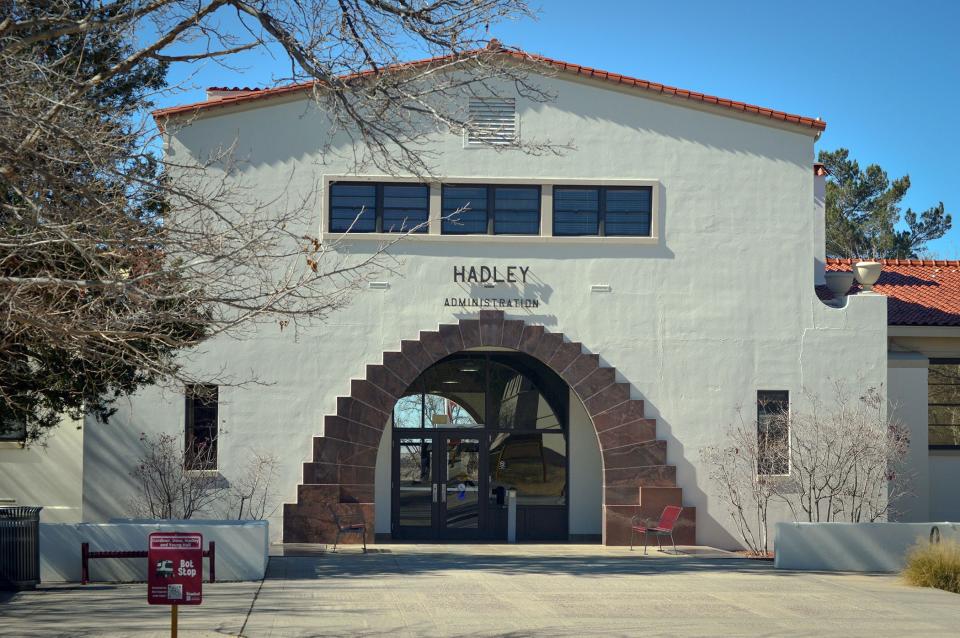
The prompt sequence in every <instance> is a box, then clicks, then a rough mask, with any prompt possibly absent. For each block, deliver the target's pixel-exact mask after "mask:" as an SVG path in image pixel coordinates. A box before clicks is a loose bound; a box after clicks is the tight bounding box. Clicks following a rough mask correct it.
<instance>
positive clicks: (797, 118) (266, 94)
mask: <svg viewBox="0 0 960 638" xmlns="http://www.w3.org/2000/svg"><path fill="white" fill-rule="evenodd" d="M491 45H492V47H491V48H488V50H492V51H493V52H494V53H496V54H499V55H505V56H508V57H510V58H514V59H516V60H520V61H526V62H536V63H540V64H544V65H546V66H549V67H552V68H554V69H558V70H560V71H564V72H568V73H574V74H577V75H581V76H586V77H590V78H597V79H601V80H604V81H607V82H612V83H614V84H621V85H624V86H630V87H635V88H639V89H643V90H646V91H651V92H653V93H657V94H659V95H665V96H669V97H675V98H680V99H684V100H690V101H694V102H701V103H704V104H710V105H714V106H719V107H722V108H727V109H731V110H734V111H740V112H742V113H747V114H749V115H755V116H758V117H764V118H768V119H771V120H778V121H781V122H786V123H789V124H795V125H797V126H800V127H803V128H807V129H813V130H815V131H823V130H825V129H826V128H827V123H826V122H824V121H823V120H821V119H819V118H811V117H804V116H802V115H794V114H792V113H786V112H784V111H777V110H774V109H769V108H765V107H762V106H756V105H754V104H747V103H746V102H738V101H736V100H729V99H727V98H722V97H717V96H715V95H707V94H706V93H697V92H696V91H688V90H687V89H681V88H677V87H675V86H668V85H666V84H658V83H656V82H649V81H647V80H641V79H638V78H633V77H629V76H627V75H620V74H618V73H611V72H609V71H602V70H600V69H593V68H590V67H587V66H580V65H579V64H571V63H569V62H563V61H562V60H555V59H553V58H547V57H544V56H542V55H536V54H533V53H526V52H524V51H520V50H517V49H507V48H497V47H498V44H496V43H495V41H492V42H491ZM476 53H477V51H472V52H467V53H465V54H464V55H468V56H469V55H474V54H476ZM455 57H456V56H455V55H445V56H439V57H433V58H426V59H424V60H416V61H413V62H406V63H403V64H395V65H393V66H388V67H384V68H383V69H381V72H383V71H398V70H403V69H409V68H416V67H421V66H429V65H431V64H437V63H444V62H449V61H451V60H453V59H454V58H455ZM372 73H373V71H364V72H362V73H357V74H353V75H347V76H343V77H342V79H343V80H351V79H355V78H357V77H363V76H367V75H371V74H372ZM313 86H314V83H313V82H303V83H299V84H290V85H288V86H280V87H277V88H273V89H258V90H253V91H251V92H250V93H244V94H242V95H236V96H230V97H225V98H222V99H219V100H216V101H209V102H197V103H194V104H184V105H182V106H172V107H169V108H165V109H158V110H156V111H154V112H153V117H154V118H155V119H159V118H163V117H169V116H172V115H180V114H184V113H195V112H197V111H201V110H206V109H212V108H221V107H224V106H229V105H231V104H237V103H239V102H251V101H253V100H261V99H264V98H270V97H276V96H279V95H287V94H290V93H296V92H300V91H308V90H310V89H311V88H313ZM221 90H222V89H221ZM231 90H232V89H231Z"/></svg>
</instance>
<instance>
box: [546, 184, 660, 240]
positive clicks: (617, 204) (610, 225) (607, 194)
mask: <svg viewBox="0 0 960 638" xmlns="http://www.w3.org/2000/svg"><path fill="white" fill-rule="evenodd" d="M652 223H653V188H652V187H650V186H600V187H585V186H555V187H554V189H553V234H554V235H559V236H581V235H598V236H606V237H650V235H651V232H652Z"/></svg>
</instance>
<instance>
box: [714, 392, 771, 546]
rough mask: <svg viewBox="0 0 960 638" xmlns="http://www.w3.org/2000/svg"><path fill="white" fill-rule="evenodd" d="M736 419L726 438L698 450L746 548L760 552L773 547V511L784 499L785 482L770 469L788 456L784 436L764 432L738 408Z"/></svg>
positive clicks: (718, 495)
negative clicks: (771, 542)
mask: <svg viewBox="0 0 960 638" xmlns="http://www.w3.org/2000/svg"><path fill="white" fill-rule="evenodd" d="M737 417H738V420H737V421H736V422H735V423H733V424H732V425H730V426H728V427H727V429H726V430H725V432H724V437H723V442H722V443H721V444H719V445H714V446H709V447H706V448H703V449H702V450H701V451H700V457H701V459H702V460H703V462H704V464H705V465H706V467H707V469H708V471H707V480H708V481H709V483H710V486H711V488H712V489H713V490H714V494H715V495H716V497H717V499H718V500H719V501H720V503H722V504H723V506H724V507H725V508H726V510H727V514H728V515H729V516H730V518H731V520H733V523H734V525H735V526H736V528H737V532H738V533H739V535H740V539H741V540H742V541H743V544H744V546H745V547H746V548H747V550H748V551H749V552H750V553H751V554H754V555H757V556H766V555H767V554H768V553H769V551H770V528H769V513H770V506H771V504H772V503H774V502H777V501H779V500H780V498H781V497H782V489H783V482H782V479H781V477H780V476H778V475H776V474H774V473H772V469H773V468H774V467H775V466H777V464H778V463H777V460H778V459H782V458H786V457H787V455H788V454H789V451H788V449H787V445H788V441H787V438H786V437H781V436H770V435H764V434H763V433H762V431H763V428H761V427H760V424H759V423H758V422H757V421H756V420H754V419H748V418H746V417H744V414H743V410H742V409H738V410H737Z"/></svg>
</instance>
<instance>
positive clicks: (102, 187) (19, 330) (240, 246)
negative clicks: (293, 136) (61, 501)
mask: <svg viewBox="0 0 960 638" xmlns="http://www.w3.org/2000/svg"><path fill="white" fill-rule="evenodd" d="M3 6H4V7H5V11H4V12H3V14H2V15H0V188H2V191H0V197H2V200H0V361H3V362H4V363H3V365H2V374H0V378H2V381H0V400H2V402H0V406H2V407H3V409H4V410H6V411H8V412H11V413H12V414H13V417H14V420H17V419H20V420H22V419H26V420H27V421H28V424H29V425H30V432H31V436H33V435H35V434H36V433H38V431H40V430H42V429H43V428H45V427H50V426H52V425H53V424H54V423H55V422H56V421H57V420H58V418H59V414H60V413H62V412H63V411H67V412H70V413H72V414H73V415H75V416H79V414H80V413H81V412H82V411H83V410H89V411H93V412H95V413H96V414H98V415H99V416H101V417H102V418H107V417H109V415H110V413H111V408H110V407H109V404H110V398H111V397H112V396H116V395H123V394H129V393H130V392H132V391H134V390H135V389H136V388H137V387H139V386H141V385H143V384H144V383H157V382H163V381H168V382H171V383H174V384H176V385H182V384H189V383H196V382H208V383H209V382H216V383H221V384H224V383H239V382H240V381H241V380H238V379H233V378H227V377H224V378H221V379H209V378H205V379H195V378H192V377H191V376H190V374H189V372H188V371H186V370H185V369H184V368H183V367H182V366H181V364H182V361H183V359H182V356H181V355H182V353H183V352H184V351H185V350H189V349H191V348H194V347H195V346H197V345H199V344H201V343H202V342H204V341H205V340H207V339H210V338H211V337H214V336H216V335H221V334H226V335H232V336H243V335H245V334H247V333H248V332H249V331H253V330H258V329H261V328H259V326H263V325H264V324H267V325H272V326H274V327H275V328H278V329H288V328H289V329H291V330H292V329H296V328H297V327H298V326H300V325H303V324H310V323H314V322H317V321H322V320H324V319H325V318H326V317H327V316H329V315H330V313H333V312H335V311H337V310H339V309H340V308H342V307H344V306H345V305H346V304H348V303H349V302H350V300H351V299H352V298H353V295H354V294H355V293H356V292H357V291H358V290H359V289H360V288H361V287H362V286H363V284H364V283H365V282H366V281H367V280H369V279H370V278H371V277H373V276H374V275H375V274H377V273H382V272H383V270H384V269H390V268H392V267H394V262H393V261H392V260H391V259H390V258H389V257H388V253H389V249H390V247H391V245H392V243H393V242H387V243H384V244H382V245H380V246H379V248H378V249H377V250H373V251H368V252H365V253H364V254H362V255H360V254H357V253H352V252H350V251H346V250H343V249H342V248H343V246H342V245H341V244H340V243H338V242H337V241H327V242H321V241H320V238H319V237H318V236H317V234H316V231H315V229H316V227H317V219H316V210H318V207H317V205H316V204H317V196H318V194H317V193H316V192H307V193H305V192H298V194H297V195H293V194H291V191H290V190H288V189H286V188H284V185H283V184H280V185H278V187H277V188H275V189H274V190H273V191H272V194H271V195H269V196H265V195H264V194H263V193H262V192H261V190H258V189H254V188H250V187H249V186H246V185H244V183H243V181H242V179H237V178H236V176H237V175H238V174H240V173H241V171H242V169H243V158H242V157H238V156H237V154H236V153H235V150H234V148H233V147H232V144H230V143H229V141H227V142H225V143H224V145H223V147H221V148H214V149H209V154H208V155H207V156H205V157H192V158H189V159H188V160H184V159H182V158H171V157H160V156H158V155H157V153H156V152H155V150H156V148H157V136H158V135H160V131H158V129H157V128H155V127H154V126H153V124H152V123H151V120H149V119H148V118H147V117H146V113H145V108H146V107H148V105H149V104H150V101H151V98H152V97H153V95H154V94H155V92H161V91H166V90H171V87H167V86H165V85H164V83H163V80H162V78H163V75H164V72H165V69H166V67H167V66H168V65H172V64H191V63H195V62H197V61H199V60H214V61H216V62H218V63H221V64H224V65H228V64H229V63H230V60H231V59H232V56H235V55H237V54H238V53H240V52H243V51H247V50H251V49H262V50H264V51H267V52H269V53H271V54H273V55H276V54H280V55H283V56H285V59H286V61H287V62H288V63H289V66H288V73H286V74H285V77H282V78H277V81H278V82H299V83H301V84H300V87H299V89H301V90H303V91H304V92H305V93H306V94H308V95H309V96H310V97H312V99H313V104H314V105H315V106H314V108H316V109H317V112H319V113H322V114H323V116H324V117H325V118H327V121H328V123H329V131H328V133H329V135H328V136H327V138H328V139H332V137H333V136H334V135H340V136H346V137H347V138H348V139H349V140H350V141H351V142H352V143H351V144H348V145H347V146H346V147H347V148H349V149H350V151H349V153H350V155H351V157H350V158H349V159H350V160H351V161H352V162H353V166H354V167H355V168H356V170H361V169H363V168H364V167H369V166H374V167H377V168H378V169H380V170H384V171H388V172H390V173H395V174H407V175H418V176H419V175H426V174H429V173H430V172H431V170H432V168H433V162H434V161H435V159H436V156H435V155H433V154H432V152H431V148H432V147H431V140H434V139H435V138H436V136H437V135H450V134H453V135H463V134H470V133H471V132H477V131H478V127H479V125H478V124H476V123H474V122H473V121H471V120H470V118H469V117H468V109H467V103H468V99H469V98H470V97H471V96H480V97H483V96H491V95H496V94H497V92H498V91H501V92H502V87H503V86H508V87H509V89H510V91H512V92H514V93H515V94H516V95H518V96H521V97H524V98H527V99H532V100H538V101H542V100H547V99H550V98H551V96H550V95H549V94H548V93H547V92H545V91H543V90H541V89H540V88H538V86H537V85H536V83H534V82H532V81H530V79H529V69H530V65H531V64H534V63H535V62H536V61H535V60H532V59H529V58H526V57H525V56H523V55H521V54H520V53H518V52H516V51H511V50H507V49H506V48H504V47H502V46H501V45H499V44H498V43H496V42H488V41H487V35H486V33H487V29H488V27H489V25H490V24H492V23H495V22H496V21H498V20H512V19H517V18H524V17H527V16H528V15H529V14H530V11H529V9H528V8H527V6H526V4H525V3H524V2H523V0H422V1H421V0H414V1H407V0H296V1H294V2H285V1H283V2H281V1H279V0H255V1H254V0H191V1H189V2H188V1H186V0H113V1H97V0H48V1H47V2H43V3H28V2H17V1H15V0H7V2H5V3H3ZM228 19H229V20H232V21H233V24H234V25H239V26H235V27H233V28H227V27H225V26H224V25H225V24H226V23H227V22H226V21H227V20H228ZM412 51H417V52H420V53H422V54H423V55H427V56H430V57H429V61H427V62H422V63H418V64H408V63H405V62H404V60H405V59H406V58H407V57H408V56H409V55H410V53H411V52H412ZM190 122H191V116H190V115H189V114H187V115H185V116H182V117H178V118H172V119H171V118H166V117H163V118H161V121H160V122H159V124H160V125H161V127H165V128H166V130H167V132H169V131H170V130H172V129H174V128H176V127H179V126H186V125H189V124H190ZM486 133H489V131H486ZM481 137H482V136H481ZM493 138H496V136H493ZM484 139H487V138H484ZM500 141H502V140H500ZM492 145H493V146H495V147H496V148H497V149H498V150H505V149H510V150H515V151H519V152H526V153H534V154H536V153H558V152H562V150H563V149H564V148H565V147H566V146H565V145H564V144H558V143H556V142H553V141H551V140H536V139H525V140H524V141H522V142H520V141H515V140H514V141H510V143H507V144H500V143H496V144H492ZM341 148H342V147H341ZM317 152H318V156H319V157H321V158H324V157H326V156H327V154H330V153H338V152H342V151H338V150H336V149H334V148H332V147H331V146H328V145H327V146H323V147H322V148H319V149H317ZM291 179H292V176H291ZM403 230H407V231H409V230H414V229H412V228H410V229H403ZM403 236H404V233H403V232H401V233H398V234H397V236H396V240H395V241H399V240H401V239H402V238H403ZM67 370H69V374H65V373H64V371H67Z"/></svg>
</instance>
